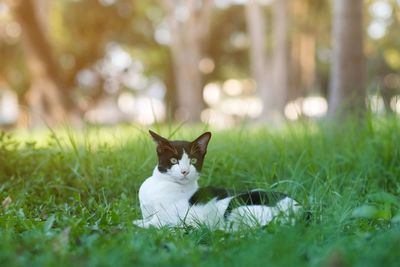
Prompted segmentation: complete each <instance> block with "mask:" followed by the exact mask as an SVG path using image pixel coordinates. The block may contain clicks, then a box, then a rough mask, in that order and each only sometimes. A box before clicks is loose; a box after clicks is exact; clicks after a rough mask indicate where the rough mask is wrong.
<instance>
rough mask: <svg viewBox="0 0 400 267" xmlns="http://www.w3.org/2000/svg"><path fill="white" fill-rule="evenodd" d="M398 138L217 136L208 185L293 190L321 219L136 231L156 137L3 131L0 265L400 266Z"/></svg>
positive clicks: (387, 133)
mask: <svg viewBox="0 0 400 267" xmlns="http://www.w3.org/2000/svg"><path fill="white" fill-rule="evenodd" d="M203 129H204V128H201V127H194V129H193V128H192V127H186V126H183V127H182V128H180V129H179V130H178V131H177V132H176V133H174V135H173V137H174V138H177V139H180V138H190V139H193V138H195V137H197V136H198V135H199V134H200V133H201V131H202V130H203ZM158 130H160V129H158ZM174 130H176V129H175V128H169V127H161V134H164V135H166V136H168V135H169V134H171V133H173V132H174ZM399 130H400V123H399V121H397V120H396V119H395V118H388V119H374V120H373V121H369V123H366V124H360V123H359V124H357V125H354V124H351V123H348V124H344V125H342V126H335V127H334V126H329V125H315V124H296V125H288V126H286V127H284V128H282V129H275V130H266V129H263V128H254V127H245V126H243V127H242V128H241V129H238V130H229V131H213V138H212V139H211V143H210V145H209V150H208V155H207V158H206V162H205V166H204V169H203V175H202V178H201V180H200V184H201V185H203V186H205V185H210V184H212V185H216V186H227V187H235V188H242V189H244V188H266V189H273V190H278V191H283V192H287V193H290V194H292V195H293V196H294V197H295V198H296V199H297V200H299V201H300V202H302V203H304V205H305V206H306V207H307V208H308V209H310V210H312V212H313V219H312V221H311V222H309V223H305V222H299V223H297V224H296V225H294V226H291V225H280V224H271V225H269V226H268V227H267V228H265V229H252V230H243V231H240V232H237V233H230V234H228V233H223V232H220V231H214V232H213V231H210V230H208V229H205V228H200V229H161V230H157V229H140V228H137V227H135V226H133V225H132V223H131V221H132V220H134V219H137V218H138V217H139V216H140V211H139V205H138V199H137V191H138V188H139V186H140V184H141V183H142V182H143V180H144V179H145V178H147V177H148V176H150V174H151V172H152V169H153V168H154V166H155V164H156V157H155V149H154V144H153V143H152V141H151V139H150V137H149V136H148V134H147V132H146V131H147V129H144V128H143V129H137V128H133V127H120V128H117V129H89V130H85V131H81V132H79V131H72V130H63V131H56V132H50V131H49V132H42V133H36V134H33V135H32V136H30V135H29V134H27V133H25V134H21V133H14V134H4V133H3V134H2V135H1V137H0V201H3V204H2V205H1V206H0V241H1V242H0V266H57V267H61V266H76V267H77V266H225V265H226V266H398V253H399V248H400V199H399V197H398V196H399V194H400V131H399ZM7 197H9V198H11V201H10V199H8V200H6V198H7Z"/></svg>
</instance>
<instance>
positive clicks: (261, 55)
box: [245, 0, 274, 120]
mask: <svg viewBox="0 0 400 267" xmlns="http://www.w3.org/2000/svg"><path fill="white" fill-rule="evenodd" d="M245 11H246V23H247V30H248V32H249V35H250V50H249V54H250V71H251V76H252V77H253V78H254V80H255V82H256V83H257V90H258V93H259V95H260V97H261V99H262V102H263V112H262V115H261V117H262V119H263V120H268V118H269V116H270V114H272V113H273V111H274V99H273V97H274V95H273V91H272V90H273V87H272V86H271V77H272V75H271V74H270V71H268V66H269V64H268V59H267V53H266V49H265V36H266V31H265V23H266V22H265V18H264V15H263V12H262V9H261V7H260V5H259V4H258V2H257V1H256V0H249V1H247V5H246V10H245Z"/></svg>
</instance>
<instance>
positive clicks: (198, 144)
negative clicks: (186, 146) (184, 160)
mask: <svg viewBox="0 0 400 267" xmlns="http://www.w3.org/2000/svg"><path fill="white" fill-rule="evenodd" d="M210 139H211V133H210V132H205V133H203V134H202V135H200V136H199V137H197V138H196V140H194V141H193V142H192V148H191V153H192V154H194V153H196V152H200V153H201V154H206V152H207V146H208V142H209V141H210Z"/></svg>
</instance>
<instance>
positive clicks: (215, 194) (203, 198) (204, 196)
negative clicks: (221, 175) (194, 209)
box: [189, 186, 232, 205]
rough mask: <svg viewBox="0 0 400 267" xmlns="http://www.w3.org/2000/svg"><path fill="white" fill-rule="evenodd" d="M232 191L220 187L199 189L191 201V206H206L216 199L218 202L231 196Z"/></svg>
mask: <svg viewBox="0 0 400 267" xmlns="http://www.w3.org/2000/svg"><path fill="white" fill-rule="evenodd" d="M231 193H232V192H231V191H230V190H228V189H225V188H218V187H212V186H208V187H203V188H199V189H198V190H197V191H196V192H195V193H194V194H193V195H192V197H191V198H190V199H189V204H190V205H196V204H205V203H207V202H209V201H210V200H212V199H214V198H216V199H217V200H220V199H224V198H227V197H229V196H230V195H231Z"/></svg>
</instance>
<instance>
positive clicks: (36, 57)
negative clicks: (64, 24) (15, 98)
mask: <svg viewBox="0 0 400 267" xmlns="http://www.w3.org/2000/svg"><path fill="white" fill-rule="evenodd" d="M9 4H10V7H11V8H12V10H13V13H14V15H15V18H16V20H17V21H18V23H19V24H20V25H21V26H22V33H23V38H22V41H23V45H24V47H25V53H26V58H27V61H28V67H29V69H30V74H31V85H30V88H29V90H28V91H27V93H26V95H25V101H26V104H27V105H28V107H29V110H30V117H31V121H30V123H31V124H32V126H37V125H41V124H43V123H47V124H49V125H54V124H56V123H59V122H61V121H63V120H66V119H68V115H69V114H70V113H71V111H72V110H74V109H75V105H74V102H73V101H72V99H71V97H70V92H69V91H67V90H66V89H65V88H64V86H63V85H62V83H61V81H60V77H59V69H58V65H57V63H56V61H55V60H54V55H53V54H52V51H53V50H52V46H51V43H50V41H49V39H48V38H49V25H48V22H49V12H48V1H47V0H37V1H33V0H24V1H22V0H19V1H9Z"/></svg>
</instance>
